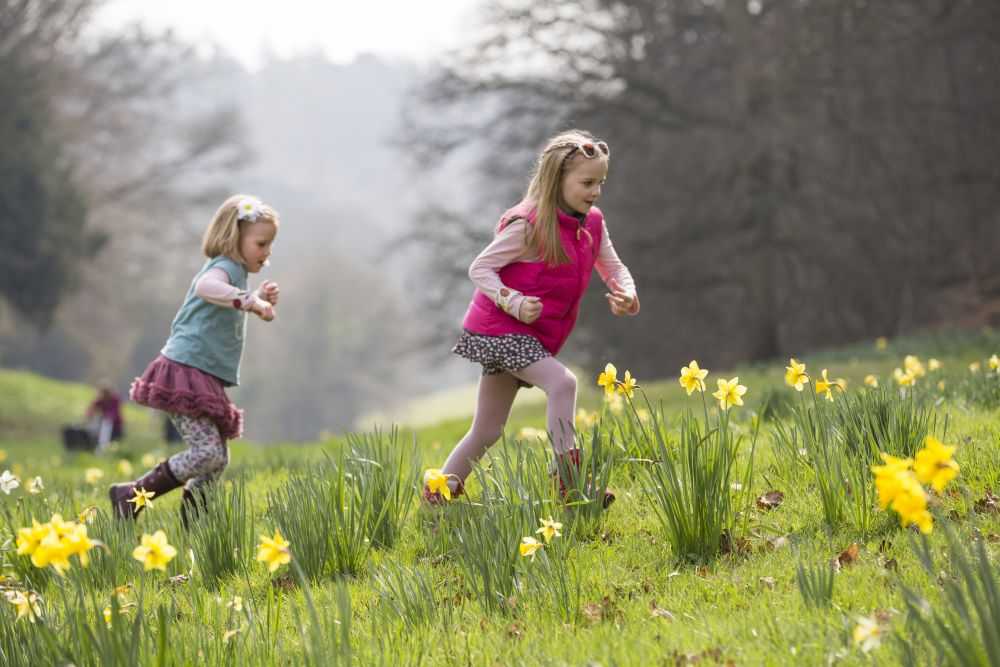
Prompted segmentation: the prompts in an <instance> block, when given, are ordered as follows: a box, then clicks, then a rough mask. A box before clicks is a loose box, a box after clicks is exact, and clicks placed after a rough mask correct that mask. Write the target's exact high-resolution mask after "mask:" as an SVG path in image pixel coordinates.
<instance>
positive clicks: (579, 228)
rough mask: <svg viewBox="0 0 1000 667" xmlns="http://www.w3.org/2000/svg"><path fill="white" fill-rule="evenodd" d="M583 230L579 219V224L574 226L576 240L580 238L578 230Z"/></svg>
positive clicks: (581, 221)
mask: <svg viewBox="0 0 1000 667" xmlns="http://www.w3.org/2000/svg"><path fill="white" fill-rule="evenodd" d="M581 231H583V220H580V224H579V225H577V227H576V240H577V241H579V240H580V232H581Z"/></svg>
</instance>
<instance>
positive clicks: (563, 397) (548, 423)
mask: <svg viewBox="0 0 1000 667" xmlns="http://www.w3.org/2000/svg"><path fill="white" fill-rule="evenodd" d="M514 375H515V376H517V377H518V378H520V379H522V380H524V381H525V382H528V383H531V384H533V385H535V386H536V387H539V388H540V389H541V390H542V391H544V392H545V394H546V396H548V398H549V402H548V403H549V404H548V409H547V410H546V415H545V427H546V429H548V431H549V434H550V437H551V438H552V446H553V447H554V448H555V451H556V454H563V453H565V452H568V451H569V450H571V449H573V448H574V447H576V431H575V428H574V421H573V420H574V418H575V416H576V376H575V375H573V372H572V371H570V370H569V369H568V368H566V367H565V366H563V365H562V363H561V362H559V361H558V360H556V358H555V357H546V358H544V359H542V360H540V361H536V362H535V363H533V364H531V365H530V366H527V367H525V368H522V369H521V370H519V371H517V372H516V373H514Z"/></svg>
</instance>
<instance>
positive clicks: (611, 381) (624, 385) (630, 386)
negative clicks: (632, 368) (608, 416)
mask: <svg viewBox="0 0 1000 667" xmlns="http://www.w3.org/2000/svg"><path fill="white" fill-rule="evenodd" d="M597 385H598V386H600V387H604V393H605V394H614V393H615V389H616V388H617V389H618V393H621V394H625V395H626V396H628V397H629V398H632V392H633V391H634V390H636V389H638V388H639V385H638V384H636V382H635V378H634V377H632V373H631V372H629V371H625V379H624V380H619V379H618V369H617V368H615V365H614V364H608V365H607V366H605V367H604V372H603V373H601V374H600V375H598V376H597Z"/></svg>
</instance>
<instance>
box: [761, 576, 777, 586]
mask: <svg viewBox="0 0 1000 667" xmlns="http://www.w3.org/2000/svg"><path fill="white" fill-rule="evenodd" d="M757 581H759V582H760V587H761V588H774V587H775V586H776V585H777V583H778V582H777V581H776V580H775V579H774V577H758V579H757Z"/></svg>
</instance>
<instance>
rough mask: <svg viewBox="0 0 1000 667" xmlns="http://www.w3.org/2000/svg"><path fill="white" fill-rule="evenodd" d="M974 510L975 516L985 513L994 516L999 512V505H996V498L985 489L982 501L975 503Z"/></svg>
mask: <svg viewBox="0 0 1000 667" xmlns="http://www.w3.org/2000/svg"><path fill="white" fill-rule="evenodd" d="M975 508H976V513H977V514H986V513H987V512H990V513H993V514H996V513H998V512H1000V505H997V497H996V496H994V495H993V494H992V493H991V492H990V490H989V489H986V495H985V496H983V499H982V500H977V501H976V506H975Z"/></svg>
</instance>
